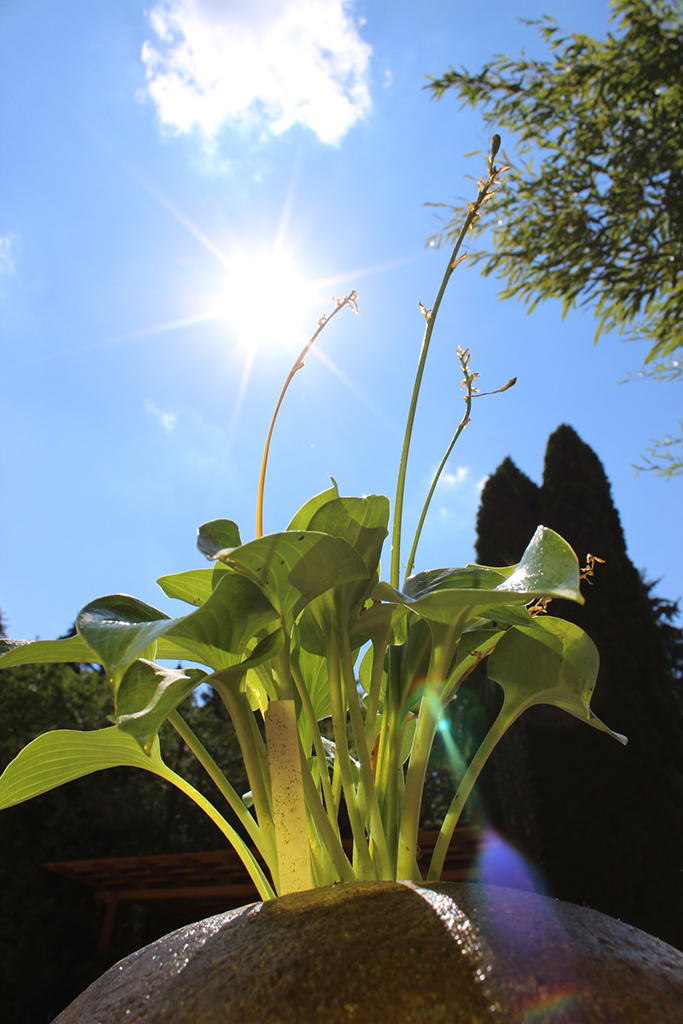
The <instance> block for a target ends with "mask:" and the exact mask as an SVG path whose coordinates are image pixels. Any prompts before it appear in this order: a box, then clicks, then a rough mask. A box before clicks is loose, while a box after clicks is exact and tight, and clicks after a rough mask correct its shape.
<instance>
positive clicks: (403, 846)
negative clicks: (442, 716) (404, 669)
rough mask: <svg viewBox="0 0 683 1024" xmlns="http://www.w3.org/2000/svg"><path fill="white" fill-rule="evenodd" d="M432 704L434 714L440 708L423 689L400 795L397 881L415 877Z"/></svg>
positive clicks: (433, 723) (433, 728) (433, 716)
mask: <svg viewBox="0 0 683 1024" xmlns="http://www.w3.org/2000/svg"><path fill="white" fill-rule="evenodd" d="M435 703H436V705H437V708H438V711H440V710H441V708H440V705H439V704H438V701H435V697H433V696H431V695H430V693H429V690H427V691H426V692H425V694H424V696H423V698H422V700H421V701H420V712H419V714H418V717H417V726H416V728H415V736H414V737H413V745H412V749H411V751H410V764H409V766H408V776H407V778H406V788H405V793H404V794H403V806H402V809H401V829H400V833H399V839H398V861H397V865H396V872H397V877H398V878H408V879H414V877H415V870H416V869H415V864H416V860H417V833H418V831H419V825H420V805H421V803H422V790H423V788H424V780H425V775H426V773H427V763H428V761H429V755H430V753H431V750H432V745H433V743H434V736H435V734H436V725H437V721H438V717H439V716H438V711H435V708H434V704H435Z"/></svg>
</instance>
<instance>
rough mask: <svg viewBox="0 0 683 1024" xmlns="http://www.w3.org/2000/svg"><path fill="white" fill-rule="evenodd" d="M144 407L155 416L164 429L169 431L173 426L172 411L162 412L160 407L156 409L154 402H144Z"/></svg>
mask: <svg viewBox="0 0 683 1024" xmlns="http://www.w3.org/2000/svg"><path fill="white" fill-rule="evenodd" d="M145 409H146V410H147V412H151V414H152V416H156V418H157V419H158V421H159V423H160V424H161V426H162V427H163V428H164V430H167V431H168V432H169V433H170V432H171V430H173V428H174V427H175V421H176V415H175V413H174V412H162V411H161V409H157V407H156V405H155V404H154V402H145Z"/></svg>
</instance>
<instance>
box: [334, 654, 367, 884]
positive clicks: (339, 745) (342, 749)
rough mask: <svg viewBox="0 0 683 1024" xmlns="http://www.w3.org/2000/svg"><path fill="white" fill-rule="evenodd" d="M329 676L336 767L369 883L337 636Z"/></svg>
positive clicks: (358, 857)
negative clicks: (350, 750)
mask: <svg viewBox="0 0 683 1024" xmlns="http://www.w3.org/2000/svg"><path fill="white" fill-rule="evenodd" d="M327 677H328V679H329V684H330V699H331V703H332V725H333V727H334V742H335V748H336V755H335V768H339V773H340V775H341V783H342V789H343V791H344V798H345V800H346V810H347V812H348V815H349V822H350V823H351V831H352V832H353V841H354V848H355V856H356V857H357V859H358V864H359V870H360V873H361V877H362V878H363V879H365V880H369V879H373V878H374V877H375V872H374V868H373V866H372V858H371V857H370V851H369V850H368V844H367V841H366V839H365V823H364V821H363V818H362V817H361V815H360V813H359V810H358V798H357V795H356V789H355V786H354V784H353V777H352V775H351V759H350V755H349V745H348V740H347V737H346V703H345V701H344V698H343V686H342V679H341V674H340V666H339V652H338V650H337V643H336V640H335V637H334V634H332V635H331V636H329V637H328V652H327Z"/></svg>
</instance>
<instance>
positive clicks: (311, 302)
mask: <svg viewBox="0 0 683 1024" xmlns="http://www.w3.org/2000/svg"><path fill="white" fill-rule="evenodd" d="M323 305H324V301H323V300H322V298H321V296H320V291H319V288H318V287H316V286H315V285H314V284H311V283H310V282H308V281H306V279H305V278H304V277H303V275H302V274H301V273H300V272H299V271H298V270H297V267H296V266H295V264H294V261H293V259H292V258H291V257H289V256H287V255H285V254H283V253H269V254H266V255H254V254H245V253H242V254H239V255H236V256H234V257H233V258H231V259H230V260H229V262H228V275H227V279H226V282H225V286H224V288H223V290H222V293H221V295H220V297H219V300H218V307H219V312H220V315H221V316H222V317H224V318H225V320H226V321H227V322H228V324H229V326H230V328H231V329H232V331H233V332H234V334H235V337H236V339H237V341H238V342H239V343H240V344H242V345H244V346H245V347H246V348H247V349H249V350H251V351H254V350H256V349H260V348H271V347H278V348H279V347H289V346H290V345H292V344H298V343H299V342H301V341H302V340H303V339H305V337H306V331H307V330H308V332H309V333H310V330H309V328H310V326H311V323H312V322H313V323H315V320H316V319H317V316H316V311H317V315H318V316H319V315H320V314H321V312H322V306H323ZM318 307H320V309H318Z"/></svg>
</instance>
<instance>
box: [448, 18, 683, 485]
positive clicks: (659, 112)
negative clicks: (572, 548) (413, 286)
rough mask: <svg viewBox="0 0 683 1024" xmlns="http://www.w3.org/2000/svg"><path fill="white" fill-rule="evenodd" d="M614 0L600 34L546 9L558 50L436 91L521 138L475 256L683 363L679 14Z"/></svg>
mask: <svg viewBox="0 0 683 1024" xmlns="http://www.w3.org/2000/svg"><path fill="white" fill-rule="evenodd" d="M612 6H613V8H614V18H618V19H619V24H618V28H617V31H616V32H615V33H609V34H608V36H607V39H606V40H604V41H600V40H596V39H592V38H590V37H589V36H586V35H579V34H571V35H568V36H567V35H562V34H561V32H560V30H559V28H558V26H557V25H556V24H555V22H554V21H552V20H551V19H549V18H545V19H544V20H543V21H542V22H540V23H537V24H540V31H541V34H542V36H543V37H544V39H545V41H546V43H547V44H548V46H549V49H550V51H551V59H550V60H547V61H535V60H529V59H527V58H525V57H524V56H522V57H520V58H518V59H512V58H509V57H506V56H500V57H496V58H495V59H494V60H493V61H491V62H490V63H488V64H486V65H485V66H484V67H483V68H482V70H481V71H480V72H478V73H477V74H470V73H469V72H467V71H465V70H462V71H455V70H454V69H452V68H451V70H450V71H448V72H446V74H445V75H443V77H442V78H439V79H432V81H431V82H430V85H429V87H428V88H430V89H431V90H432V92H433V94H434V95H435V96H437V97H441V96H442V95H443V94H444V92H445V91H447V90H449V89H453V90H455V92H456V94H457V95H458V96H459V97H460V98H461V99H462V101H463V103H465V104H469V105H471V106H472V107H482V108H483V111H484V120H485V122H486V124H487V125H490V126H491V127H495V128H496V129H498V128H501V127H505V128H508V129H510V131H511V132H512V133H513V134H514V135H515V136H516V138H517V140H518V151H519V155H520V158H521V160H520V162H519V165H518V166H514V167H513V168H512V169H511V171H510V174H509V176H508V180H507V184H506V185H505V186H504V188H503V189H502V190H501V191H500V192H499V194H498V196H497V198H496V202H495V203H492V204H491V205H490V206H489V207H488V217H486V216H483V217H482V219H481V221H480V225H479V226H480V227H483V226H484V225H491V226H492V227H493V239H494V249H495V251H494V252H493V254H491V253H488V252H486V251H482V252H479V253H476V254H474V256H473V258H474V259H475V260H479V261H483V263H484V266H483V270H484V273H485V274H495V275H496V276H498V277H500V278H502V279H504V280H505V281H506V286H505V288H504V289H503V291H502V293H501V294H502V296H503V297H510V296H516V297H519V298H521V299H522V300H523V301H524V302H525V303H526V304H527V305H528V306H529V307H530V309H533V308H534V306H535V305H536V304H537V303H538V302H540V301H541V300H543V299H547V298H559V299H561V300H562V302H563V304H564V310H565V312H566V311H567V310H568V309H569V308H571V307H572V306H575V305H576V304H577V302H580V303H581V304H589V305H591V306H593V307H594V308H595V312H596V316H597V317H598V330H597V334H598V335H600V333H601V332H602V331H609V330H611V329H613V328H617V329H618V330H619V331H620V332H621V331H624V330H627V331H629V332H630V334H631V336H632V337H635V338H636V339H640V340H643V341H647V342H648V344H649V346H650V349H649V353H648V355H647V358H646V364H652V363H654V362H655V361H656V360H660V361H661V360H662V359H663V358H664V357H667V356H675V357H676V358H675V359H674V364H676V363H678V365H680V357H681V354H682V353H683V82H682V80H681V67H683V16H682V15H681V7H680V4H679V3H672V2H668V0H615V2H614V3H613V5H612ZM525 156H528V157H529V159H527V160H525V159H524V157H525ZM510 162H511V163H512V162H513V161H512V160H511V161H510ZM455 230H456V226H455V222H452V223H451V224H449V225H448V227H447V228H446V229H445V235H446V236H447V237H450V235H452V234H454V232H455ZM659 365H660V369H661V363H660V364H659ZM660 379H672V378H671V376H670V375H667V373H666V370H664V376H663V377H662V374H661V373H660ZM682 445H683V441H682V440H681V438H678V437H675V438H673V437H672V438H666V439H664V441H663V442H659V443H658V444H657V443H655V448H654V450H653V451H650V452H649V453H648V455H646V457H645V459H644V464H643V466H642V467H641V468H644V469H651V470H654V471H655V472H657V473H659V474H661V475H665V476H672V475H674V474H677V473H680V472H682V471H683V463H682V461H681V453H682V452H683V448H682V447H681V446H682Z"/></svg>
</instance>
